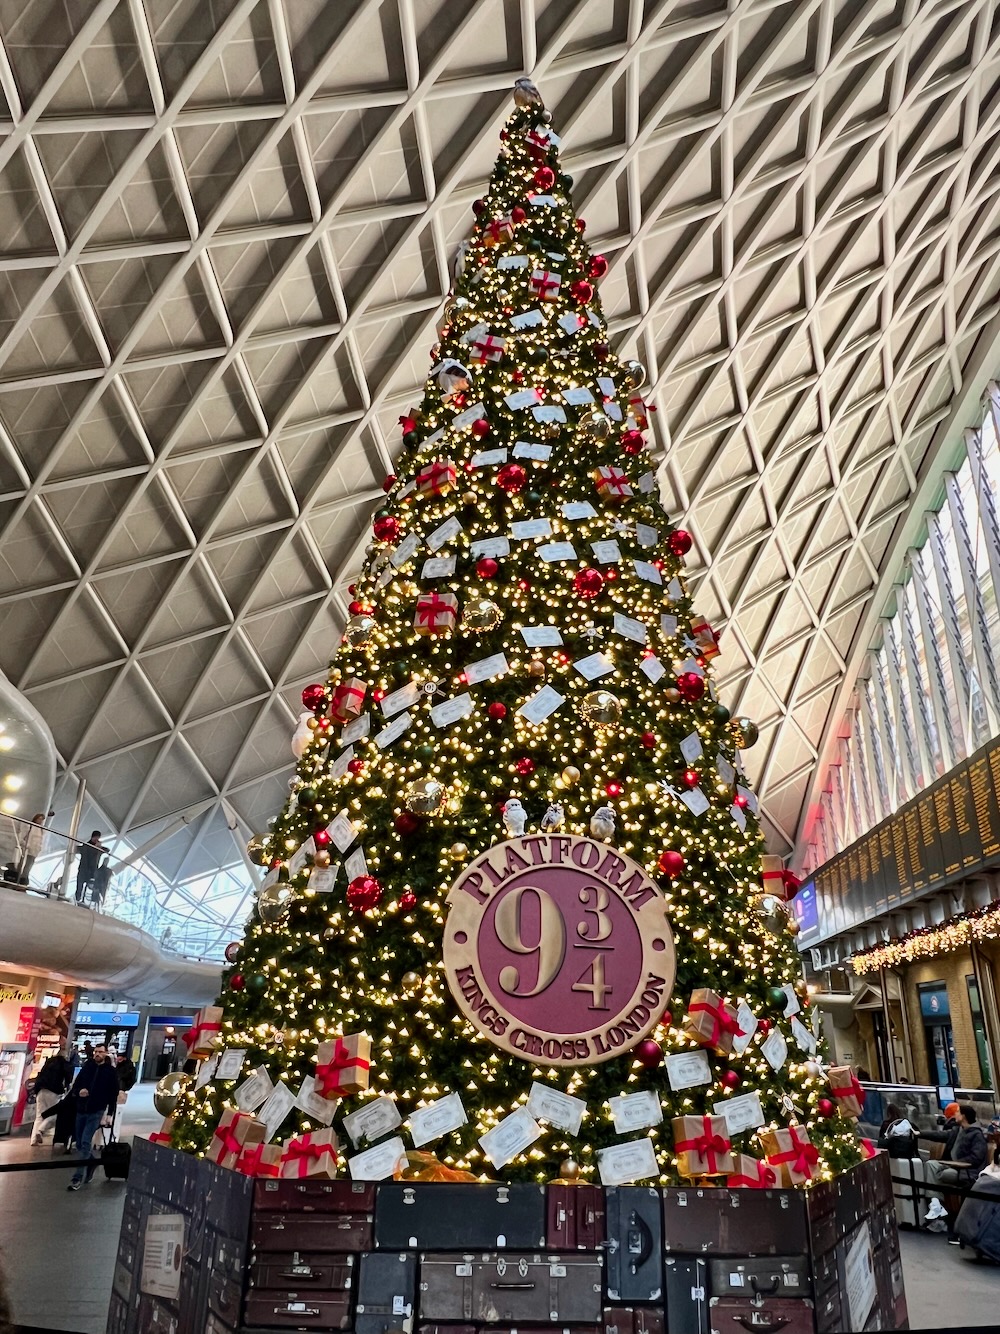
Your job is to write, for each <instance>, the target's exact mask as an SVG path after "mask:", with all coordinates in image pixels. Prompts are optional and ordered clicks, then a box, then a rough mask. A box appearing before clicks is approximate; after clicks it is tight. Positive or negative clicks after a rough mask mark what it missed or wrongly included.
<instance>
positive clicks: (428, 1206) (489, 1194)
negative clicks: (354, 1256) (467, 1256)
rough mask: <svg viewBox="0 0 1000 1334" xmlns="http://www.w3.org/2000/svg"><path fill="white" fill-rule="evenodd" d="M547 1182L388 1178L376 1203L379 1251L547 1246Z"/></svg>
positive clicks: (487, 1249) (535, 1247) (529, 1249)
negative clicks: (470, 1182) (494, 1183)
mask: <svg viewBox="0 0 1000 1334" xmlns="http://www.w3.org/2000/svg"><path fill="white" fill-rule="evenodd" d="M545 1244H546V1243H545V1187H544V1186H529V1185H518V1186H478V1185H467V1184H464V1183H462V1184H459V1185H451V1184H450V1183H446V1182H418V1183H413V1182H409V1183H408V1182H405V1181H388V1182H384V1183H383V1184H382V1185H381V1186H380V1188H379V1192H378V1200H377V1202H376V1205H375V1245H376V1247H378V1249H379V1250H386V1251H405V1250H428V1251H449V1250H450V1251H478V1250H482V1251H494V1250H499V1249H503V1248H510V1249H512V1250H519V1251H531V1250H543V1249H544V1248H545Z"/></svg>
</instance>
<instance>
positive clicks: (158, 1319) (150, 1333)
mask: <svg viewBox="0 0 1000 1334" xmlns="http://www.w3.org/2000/svg"><path fill="white" fill-rule="evenodd" d="M179 1325H180V1314H179V1312H178V1311H176V1310H175V1309H174V1308H173V1307H170V1306H167V1305H166V1304H165V1303H164V1302H161V1301H159V1300H158V1299H157V1298H156V1297H148V1296H147V1295H146V1294H145V1293H143V1296H142V1299H141V1301H140V1302H139V1329H140V1330H141V1334H177V1330H178V1327H179Z"/></svg>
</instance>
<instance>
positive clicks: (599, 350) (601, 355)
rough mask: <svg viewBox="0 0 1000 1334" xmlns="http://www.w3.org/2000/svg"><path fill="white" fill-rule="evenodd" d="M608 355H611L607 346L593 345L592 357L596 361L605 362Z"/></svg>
mask: <svg viewBox="0 0 1000 1334" xmlns="http://www.w3.org/2000/svg"><path fill="white" fill-rule="evenodd" d="M610 353H611V348H610V347H609V346H608V345H607V343H595V344H594V356H595V357H596V358H597V360H598V361H607V359H608V356H609V355H610Z"/></svg>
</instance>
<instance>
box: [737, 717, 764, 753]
mask: <svg viewBox="0 0 1000 1334" xmlns="http://www.w3.org/2000/svg"><path fill="white" fill-rule="evenodd" d="M732 729H733V734H734V736H735V738H736V744H737V746H738V747H739V748H740V750H749V749H750V747H751V746H752V745H754V743H755V742H756V740H757V738H758V737H759V736H760V732H759V731H758V729H757V724H756V723H755V722H754V721H753V719H752V718H734V719H733V721H732Z"/></svg>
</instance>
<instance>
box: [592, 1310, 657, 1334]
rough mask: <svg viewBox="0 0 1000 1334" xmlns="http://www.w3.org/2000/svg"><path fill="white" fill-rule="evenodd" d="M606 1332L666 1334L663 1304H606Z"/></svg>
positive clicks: (606, 1333) (604, 1319)
mask: <svg viewBox="0 0 1000 1334" xmlns="http://www.w3.org/2000/svg"><path fill="white" fill-rule="evenodd" d="M602 1329H603V1331H604V1334H664V1320H663V1307H662V1306H606V1307H605V1308H604V1317H603V1324H602Z"/></svg>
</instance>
